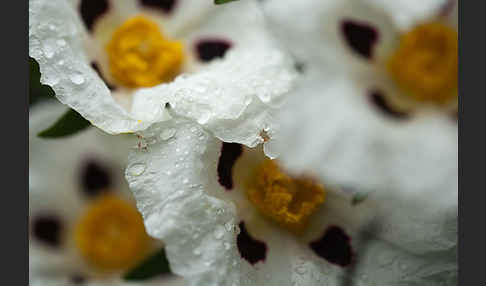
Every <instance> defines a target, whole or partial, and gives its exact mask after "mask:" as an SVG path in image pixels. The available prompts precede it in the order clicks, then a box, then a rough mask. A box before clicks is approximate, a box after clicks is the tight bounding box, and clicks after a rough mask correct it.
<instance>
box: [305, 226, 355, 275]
mask: <svg viewBox="0 0 486 286" xmlns="http://www.w3.org/2000/svg"><path fill="white" fill-rule="evenodd" d="M309 247H310V248H311V249H312V250H313V251H314V252H315V253H316V254H317V255H318V256H319V257H321V258H324V259H326V260H327V261H328V262H330V263H333V264H337V265H339V266H343V267H344V266H348V265H350V264H351V262H352V259H353V250H352V248H351V239H350V237H349V236H348V235H347V234H346V233H345V232H344V231H343V230H342V229H341V228H340V227H337V226H330V227H329V228H328V229H327V230H326V232H325V233H324V235H323V236H322V237H321V238H319V239H317V240H316V241H313V242H311V243H310V244H309Z"/></svg>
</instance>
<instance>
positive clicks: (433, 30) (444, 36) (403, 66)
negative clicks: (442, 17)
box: [387, 23, 458, 103]
mask: <svg viewBox="0 0 486 286" xmlns="http://www.w3.org/2000/svg"><path fill="white" fill-rule="evenodd" d="M457 52H458V45H457V32H456V31H455V30H453V29H452V28H449V27H447V26H445V25H443V24H440V23H428V24H423V25H419V26H417V27H415V28H414V29H413V30H411V31H410V32H408V33H406V34H403V35H402V36H401V37H400V46H399V48H398V49H397V50H396V51H395V53H394V54H392V55H391V56H390V58H389V59H388V61H387V69H388V71H389V73H390V75H391V76H392V78H393V79H394V80H395V81H396V83H397V84H398V85H399V86H400V87H401V88H402V89H403V90H404V91H405V92H406V93H407V94H409V95H410V96H412V97H413V98H415V99H416V100H418V101H427V102H435V103H445V102H447V101H449V100H450V99H453V98H454V97H455V96H457V65H458V60H457Z"/></svg>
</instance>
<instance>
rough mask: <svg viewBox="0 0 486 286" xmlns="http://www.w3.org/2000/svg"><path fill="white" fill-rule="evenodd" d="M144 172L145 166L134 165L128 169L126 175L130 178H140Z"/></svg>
mask: <svg viewBox="0 0 486 286" xmlns="http://www.w3.org/2000/svg"><path fill="white" fill-rule="evenodd" d="M143 172H145V164H142V163H136V164H133V165H131V166H130V167H128V173H129V174H130V175H132V176H140V175H142V174H143Z"/></svg>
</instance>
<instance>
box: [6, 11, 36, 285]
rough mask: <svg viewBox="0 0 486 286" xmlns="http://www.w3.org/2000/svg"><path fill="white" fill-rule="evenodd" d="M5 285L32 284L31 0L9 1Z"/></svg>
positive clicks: (7, 19)
mask: <svg viewBox="0 0 486 286" xmlns="http://www.w3.org/2000/svg"><path fill="white" fill-rule="evenodd" d="M3 7H4V8H3V13H2V17H1V18H0V33H1V35H2V44H1V45H0V46H1V48H2V51H1V55H2V57H1V59H2V61H1V68H0V78H1V79H2V81H1V84H2V99H3V105H2V109H1V110H2V112H1V113H0V114H1V122H2V135H3V136H2V140H1V144H2V146H1V150H2V151H3V152H2V155H3V156H2V161H3V164H2V169H1V173H2V174H3V175H2V176H1V178H2V194H3V199H2V203H1V204H2V207H1V208H0V225H2V226H3V227H2V235H1V237H2V246H3V247H2V257H3V259H2V260H1V261H2V265H1V267H2V269H3V271H2V283H1V284H2V285H28V277H29V276H28V145H27V144H28V138H27V136H28V106H29V105H28V92H29V91H28V90H29V84H28V83H29V78H28V70H29V64H28V57H27V54H28V51H27V50H28V1H7V2H3Z"/></svg>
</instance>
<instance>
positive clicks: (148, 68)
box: [106, 16, 184, 88]
mask: <svg viewBox="0 0 486 286" xmlns="http://www.w3.org/2000/svg"><path fill="white" fill-rule="evenodd" d="M106 51H107V53H108V60H109V65H110V71H111V73H112V75H113V77H114V78H115V79H116V80H117V81H119V82H120V84H123V85H125V86H127V87H132V88H134V87H149V86H154V85H157V84H160V83H163V82H169V81H171V80H172V79H174V78H175V77H176V76H177V75H178V74H179V73H180V72H181V68H182V64H183V61H184V52H183V45H182V43H180V42H176V41H169V40H168V39H166V38H165V37H164V36H163V35H162V33H161V32H160V30H159V27H158V26H157V24H156V23H155V22H153V21H151V20H149V19H147V18H144V17H142V16H137V17H134V18H131V19H129V20H127V21H126V22H125V23H124V24H122V25H121V26H120V27H119V28H118V29H117V30H116V31H115V32H114V33H113V37H112V38H111V41H110V42H109V43H108V45H107V46H106Z"/></svg>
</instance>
